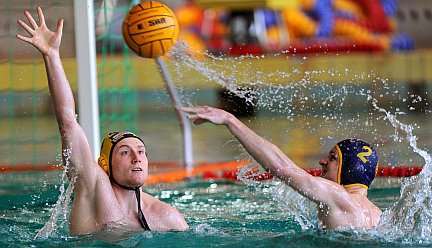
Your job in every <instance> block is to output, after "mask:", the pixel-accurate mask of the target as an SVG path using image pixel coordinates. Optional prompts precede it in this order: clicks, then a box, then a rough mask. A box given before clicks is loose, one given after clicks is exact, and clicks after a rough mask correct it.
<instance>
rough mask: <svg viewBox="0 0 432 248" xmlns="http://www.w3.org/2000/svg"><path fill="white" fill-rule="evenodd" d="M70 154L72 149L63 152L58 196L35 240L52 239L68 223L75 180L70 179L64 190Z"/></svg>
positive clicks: (74, 178)
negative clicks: (62, 167)
mask: <svg viewBox="0 0 432 248" xmlns="http://www.w3.org/2000/svg"><path fill="white" fill-rule="evenodd" d="M71 154H72V148H66V149H64V150H63V157H64V161H65V165H64V170H63V172H62V175H61V182H62V184H61V185H60V188H59V191H60V195H59V196H58V199H57V202H56V204H55V205H54V207H53V208H52V209H51V216H50V219H49V220H48V222H47V223H46V224H45V226H44V227H43V228H41V229H40V230H39V231H38V233H37V234H36V236H35V238H48V237H52V236H54V234H57V233H58V231H59V229H61V228H63V227H65V225H67V223H68V216H69V204H70V201H71V198H72V193H73V190H74V185H75V182H76V178H77V177H76V176H74V177H71V180H70V182H69V184H68V185H67V188H66V184H67V181H68V177H67V173H68V171H69V169H70V157H71Z"/></svg>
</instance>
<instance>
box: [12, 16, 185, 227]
mask: <svg viewBox="0 0 432 248" xmlns="http://www.w3.org/2000/svg"><path fill="white" fill-rule="evenodd" d="M37 12H38V17H39V25H38V24H37V23H36V21H35V20H34V19H33V17H32V16H31V14H30V13H29V12H28V11H26V12H25V16H26V17H27V20H28V22H29V24H26V23H25V22H24V21H22V20H18V24H19V25H20V26H21V27H22V28H23V29H24V30H26V31H27V33H29V34H30V37H25V36H22V35H17V38H18V39H20V40H23V41H25V42H27V43H30V44H32V45H33V46H34V47H36V48H37V49H38V50H39V51H40V52H41V54H42V56H43V59H44V63H45V67H46V71H47V78H48V85H49V90H50V94H51V97H52V101H53V106H54V112H55V116H56V118H57V123H58V127H59V131H60V137H61V141H62V149H63V151H67V152H64V153H63V156H64V157H63V161H64V164H65V165H68V168H67V169H68V177H69V180H70V182H71V183H74V186H75V188H74V197H73V202H72V210H71V213H70V216H69V230H70V233H71V234H88V233H95V232H100V231H104V230H107V229H110V230H112V228H114V229H115V228H121V229H123V230H125V229H126V230H128V231H141V230H154V231H165V230H186V229H187V228H188V225H187V223H186V222H185V220H184V218H183V216H182V215H181V214H180V213H179V212H178V211H177V209H175V208H174V207H172V206H170V205H168V204H166V203H164V202H162V201H159V200H158V199H156V198H154V197H153V196H150V195H149V194H146V193H144V192H142V191H141V186H142V184H143V183H144V181H145V180H146V178H147V170H148V160H147V155H146V149H145V145H144V143H143V142H142V140H141V139H140V138H139V137H138V136H136V135H134V134H132V133H127V132H124V133H111V134H110V135H108V136H107V138H105V139H104V142H103V145H102V151H101V157H100V159H99V164H100V166H99V165H98V163H96V161H95V159H94V158H93V155H92V152H91V149H90V146H89V143H88V141H87V138H86V135H85V134H84V131H83V129H82V128H81V126H80V125H79V124H78V122H77V119H76V114H75V103H74V98H73V94H72V90H71V88H70V85H69V83H68V80H67V78H66V74H65V72H64V69H63V65H62V62H61V59H60V52H59V48H60V43H61V37H62V30H63V20H59V22H58V24H57V30H56V31H55V32H52V31H50V30H49V29H48V28H47V26H46V24H45V18H44V15H43V13H42V9H41V8H39V7H38V8H37Z"/></svg>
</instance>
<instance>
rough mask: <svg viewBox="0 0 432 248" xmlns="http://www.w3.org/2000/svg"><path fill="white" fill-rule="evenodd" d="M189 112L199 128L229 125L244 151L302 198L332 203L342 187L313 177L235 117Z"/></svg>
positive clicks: (205, 111) (209, 109) (220, 112)
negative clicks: (337, 191)
mask: <svg viewBox="0 0 432 248" xmlns="http://www.w3.org/2000/svg"><path fill="white" fill-rule="evenodd" d="M181 109H182V110H183V111H185V112H188V113H189V114H188V118H189V119H191V120H193V121H194V123H195V124H202V123H204V122H210V123H213V124H216V125H225V126H226V127H227V128H228V129H229V131H230V132H231V133H232V134H233V135H234V137H236V138H237V139H238V140H239V142H240V143H241V144H242V145H243V147H244V148H245V149H246V150H247V151H248V152H249V153H250V154H251V155H252V157H253V158H254V159H255V160H256V161H258V162H259V163H260V164H261V165H262V166H263V167H265V168H266V169H267V170H269V171H270V173H271V174H272V175H274V176H276V177H278V178H280V179H281V180H283V181H284V182H286V183H287V184H289V185H290V186H291V187H293V188H294V189H296V190H297V191H298V192H299V193H300V194H302V195H304V196H305V197H307V198H309V199H311V200H312V201H314V202H323V203H329V204H331V202H329V199H330V198H332V197H329V196H330V195H329V194H334V192H335V191H336V190H335V189H334V187H339V185H337V184H334V183H332V182H330V181H329V180H325V179H323V178H319V177H313V176H311V175H309V174H308V173H307V172H305V171H304V170H303V169H301V168H300V167H298V166H297V165H296V164H295V163H294V162H293V161H292V160H291V159H290V158H289V157H287V156H286V155H285V154H284V153H283V152H282V151H281V150H280V149H279V148H278V147H277V146H275V145H274V144H272V143H270V142H269V141H267V140H266V139H264V138H262V137H261V136H259V135H258V134H256V133H255V132H254V131H252V130H251V129H250V128H249V127H247V126H246V125H245V124H243V123H242V122H241V121H240V120H238V119H237V118H236V117H235V116H233V115H232V114H230V113H228V112H226V111H224V110H221V109H216V108H212V107H207V106H202V107H183V108H181Z"/></svg>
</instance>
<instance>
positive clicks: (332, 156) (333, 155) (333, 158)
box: [329, 153, 337, 161]
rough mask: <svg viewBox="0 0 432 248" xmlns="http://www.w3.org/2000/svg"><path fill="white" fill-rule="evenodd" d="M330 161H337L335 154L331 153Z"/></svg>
mask: <svg viewBox="0 0 432 248" xmlns="http://www.w3.org/2000/svg"><path fill="white" fill-rule="evenodd" d="M329 159H330V160H331V161H334V160H336V159H337V157H336V155H335V154H334V153H330V154H329Z"/></svg>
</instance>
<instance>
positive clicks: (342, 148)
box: [335, 139, 378, 189]
mask: <svg viewBox="0 0 432 248" xmlns="http://www.w3.org/2000/svg"><path fill="white" fill-rule="evenodd" d="M335 147H336V150H337V152H338V154H339V171H338V179H337V180H338V183H339V184H340V185H342V186H343V187H350V186H361V187H363V188H366V189H367V188H369V185H370V184H371V183H372V181H373V180H374V178H375V175H376V172H377V169H378V155H377V153H376V151H375V149H374V148H373V147H372V146H371V145H369V144H368V143H366V142H364V141H361V140H358V139H346V140H343V141H341V142H339V143H337V144H336V146H335Z"/></svg>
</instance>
